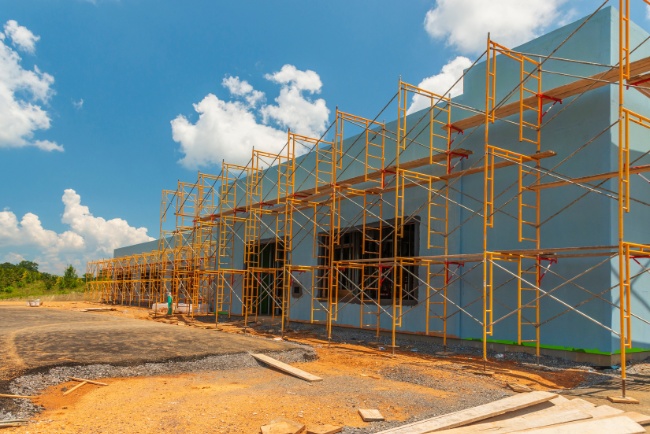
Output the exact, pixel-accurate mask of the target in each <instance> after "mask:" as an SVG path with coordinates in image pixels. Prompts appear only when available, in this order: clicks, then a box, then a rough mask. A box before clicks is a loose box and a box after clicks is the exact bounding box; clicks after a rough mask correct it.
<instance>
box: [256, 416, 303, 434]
mask: <svg viewBox="0 0 650 434" xmlns="http://www.w3.org/2000/svg"><path fill="white" fill-rule="evenodd" d="M260 429H261V432H262V434H302V433H304V432H305V425H303V424H301V423H299V422H294V421H292V420H289V419H275V420H272V421H271V423H269V424H268V425H263V426H262V427H261V428H260Z"/></svg>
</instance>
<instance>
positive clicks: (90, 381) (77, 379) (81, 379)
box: [68, 377, 108, 386]
mask: <svg viewBox="0 0 650 434" xmlns="http://www.w3.org/2000/svg"><path fill="white" fill-rule="evenodd" d="M68 378H69V379H71V380H73V381H85V382H86V383H90V384H96V385H98V386H108V384H106V383H102V382H99V381H94V380H87V379H85V378H77V377H68Z"/></svg>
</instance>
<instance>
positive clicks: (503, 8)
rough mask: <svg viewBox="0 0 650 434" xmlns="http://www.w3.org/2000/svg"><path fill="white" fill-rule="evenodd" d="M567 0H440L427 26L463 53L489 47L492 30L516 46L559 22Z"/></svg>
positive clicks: (496, 36)
mask: <svg viewBox="0 0 650 434" xmlns="http://www.w3.org/2000/svg"><path fill="white" fill-rule="evenodd" d="M566 1H567V0H526V1H522V0H490V1H485V0H438V1H437V5H436V7H434V8H433V9H431V10H430V11H429V12H427V15H426V17H425V20H424V28H425V29H426V31H427V32H428V33H429V34H430V35H431V36H432V37H434V38H436V39H442V40H445V41H446V43H447V44H448V45H450V46H452V47H454V48H456V49H457V50H459V51H460V52H462V53H467V54H476V53H480V52H481V51H483V50H485V44H486V38H487V34H488V32H490V34H491V38H492V39H493V40H494V41H497V42H499V43H500V44H503V45H506V46H509V47H514V46H517V45H520V44H522V43H524V42H526V41H528V40H530V39H532V38H534V37H536V36H538V35H539V34H541V33H542V32H543V31H544V30H546V29H548V28H549V27H550V26H551V25H553V24H559V23H560V22H561V21H562V20H561V18H562V19H566V18H567V17H566V16H561V14H560V11H559V8H560V6H562V5H563V4H564V3H566Z"/></svg>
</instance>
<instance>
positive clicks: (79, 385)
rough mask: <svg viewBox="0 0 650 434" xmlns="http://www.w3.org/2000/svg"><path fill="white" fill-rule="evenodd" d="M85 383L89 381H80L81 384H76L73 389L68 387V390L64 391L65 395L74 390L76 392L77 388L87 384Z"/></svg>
mask: <svg viewBox="0 0 650 434" xmlns="http://www.w3.org/2000/svg"><path fill="white" fill-rule="evenodd" d="M85 384H88V382H87V381H82V382H81V383H79V384H77V385H76V386H74V387H73V388H72V389H68V390H66V391H65V392H63V395H64V396H65V395H67V394H68V393H72V392H74V391H75V390H77V389H78V388H80V387H81V386H83V385H85Z"/></svg>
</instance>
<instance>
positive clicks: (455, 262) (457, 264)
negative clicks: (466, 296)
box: [445, 261, 465, 286]
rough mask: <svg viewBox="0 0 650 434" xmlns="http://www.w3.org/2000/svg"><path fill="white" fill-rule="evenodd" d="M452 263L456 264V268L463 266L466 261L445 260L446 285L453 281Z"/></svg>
mask: <svg viewBox="0 0 650 434" xmlns="http://www.w3.org/2000/svg"><path fill="white" fill-rule="evenodd" d="M450 265H456V266H457V267H456V270H458V269H460V268H461V267H464V266H465V262H462V261H445V286H447V285H448V284H449V282H451V276H450V273H449V271H450V270H449V266H450Z"/></svg>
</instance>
